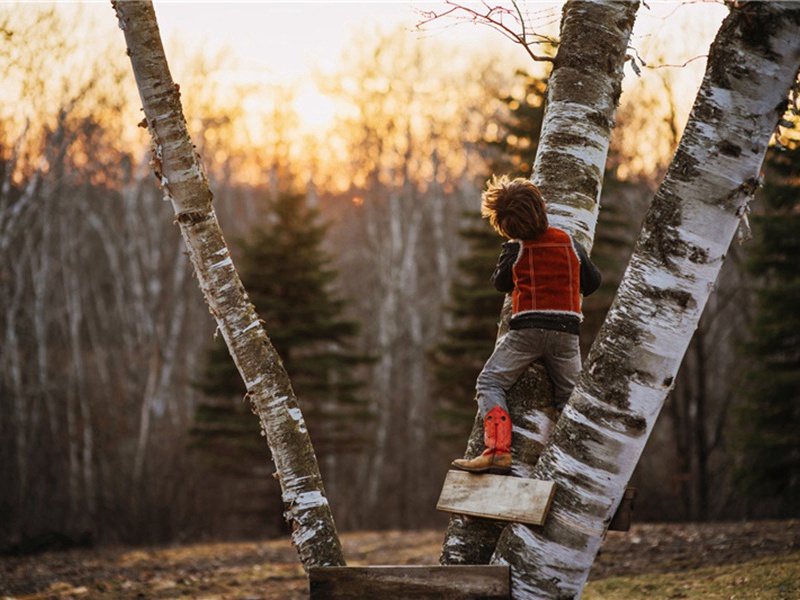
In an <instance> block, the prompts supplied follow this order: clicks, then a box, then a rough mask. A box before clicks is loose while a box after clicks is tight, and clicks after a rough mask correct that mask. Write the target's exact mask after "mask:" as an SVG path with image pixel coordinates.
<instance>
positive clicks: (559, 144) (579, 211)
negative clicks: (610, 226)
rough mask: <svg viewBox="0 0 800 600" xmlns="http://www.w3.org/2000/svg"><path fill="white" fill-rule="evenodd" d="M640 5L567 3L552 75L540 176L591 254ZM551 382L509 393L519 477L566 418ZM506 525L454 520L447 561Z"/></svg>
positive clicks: (466, 560) (475, 549) (474, 439)
mask: <svg viewBox="0 0 800 600" xmlns="http://www.w3.org/2000/svg"><path fill="white" fill-rule="evenodd" d="M638 8H639V2H638V0H636V1H629V2H628V1H626V2H618V1H590V2H586V1H574V0H573V1H570V2H567V3H566V4H565V5H564V10H563V15H562V21H561V42H560V43H559V46H558V53H557V55H556V58H555V62H554V65H553V71H552V73H551V75H550V81H549V85H548V91H547V111H546V113H545V116H544V123H543V125H542V132H541V136H540V139H539V146H538V152H537V154H536V162H535V163H534V171H533V177H532V179H533V181H534V182H535V183H536V185H537V186H539V188H540V189H541V190H542V192H543V194H544V198H545V200H546V201H547V203H548V217H549V219H550V222H551V224H552V225H554V226H556V227H560V228H562V229H564V230H566V231H568V232H570V233H571V234H572V235H574V236H575V238H576V239H577V240H578V241H579V242H580V243H581V244H583V246H584V247H585V248H586V249H587V251H590V250H591V247H592V243H593V240H594V229H595V224H596V221H597V213H598V210H599V202H600V191H601V189H602V183H603V172H604V169H605V163H606V157H607V155H608V146H609V141H610V139H611V132H612V130H613V127H614V113H615V111H616V108H617V104H618V102H619V97H620V93H621V91H622V76H623V65H624V63H625V57H626V51H627V47H628V38H629V37H630V33H631V29H632V28H633V23H634V20H635V18H636V11H637V10H638ZM509 318H510V302H509V299H508V298H506V304H505V306H504V309H503V313H502V314H501V324H500V329H499V332H498V339H499V338H500V337H501V336H502V335H503V334H504V333H505V332H506V331H507V330H508V320H509ZM487 358H488V357H487ZM551 385H552V384H551V383H550V381H549V378H548V377H547V376H546V371H545V370H544V368H542V367H536V368H531V369H529V370H528V372H527V373H525V374H524V375H523V376H522V377H520V379H519V381H518V382H517V384H516V385H515V386H514V388H512V390H511V391H510V392H509V398H508V400H509V402H508V404H509V412H510V416H511V420H512V423H513V424H514V426H513V428H514V433H513V439H512V454H513V456H514V464H515V466H514V475H517V476H521V477H530V476H531V473H532V470H533V467H534V465H535V464H536V461H537V460H538V457H539V454H541V452H542V450H543V448H544V447H545V445H546V444H547V442H548V440H549V438H550V436H551V433H552V431H553V430H554V428H555V421H556V418H557V416H558V415H557V412H556V410H555V408H554V406H553V402H552V387H551ZM482 449H483V427H482V424H481V419H480V413H479V414H478V416H477V417H476V423H475V427H474V428H473V430H472V434H471V435H470V439H469V442H468V446H467V452H466V454H465V456H466V457H467V458H473V457H474V456H476V455H477V454H480V452H481V451H482ZM504 527H505V525H504V524H501V525H500V526H498V525H497V524H495V523H487V522H486V520H484V519H475V518H468V517H463V516H454V517H452V518H451V520H450V524H449V525H448V528H447V531H446V533H445V540H444V544H443V547H442V555H441V557H440V562H441V563H442V564H484V563H485V562H486V561H487V560H489V558H490V557H491V554H492V552H493V551H494V547H495V544H496V542H497V539H498V536H499V534H500V533H501V532H502V530H503V529H504Z"/></svg>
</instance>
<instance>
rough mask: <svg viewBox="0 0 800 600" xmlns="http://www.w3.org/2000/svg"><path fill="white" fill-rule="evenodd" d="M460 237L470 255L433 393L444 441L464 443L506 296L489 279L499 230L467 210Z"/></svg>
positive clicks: (436, 361)
mask: <svg viewBox="0 0 800 600" xmlns="http://www.w3.org/2000/svg"><path fill="white" fill-rule="evenodd" d="M464 219H465V221H466V224H465V225H464V226H463V227H462V228H461V230H460V231H459V235H460V236H461V237H462V238H463V239H464V240H465V241H466V242H467V246H468V250H467V254H466V255H465V256H464V257H463V258H461V259H460V260H459V261H458V273H459V276H458V278H457V279H456V282H455V283H454V284H453V288H452V290H451V293H452V302H451V304H450V305H449V306H448V307H447V308H446V311H447V313H448V314H449V317H450V318H451V319H452V323H453V324H452V326H451V327H449V328H447V329H446V330H445V334H444V339H443V341H442V342H441V343H440V344H439V345H438V346H437V347H436V349H435V350H434V353H433V357H432V358H433V368H434V371H433V372H434V378H435V381H434V393H435V398H436V400H437V416H438V417H439V418H440V419H441V420H442V423H443V426H442V427H440V428H439V431H440V434H439V437H440V439H442V440H444V441H455V442H457V443H463V440H464V439H465V437H466V436H467V434H468V433H469V429H470V427H471V425H472V420H473V419H474V418H475V404H474V403H472V402H470V401H469V399H470V398H471V397H472V396H474V394H475V379H476V378H477V377H478V374H479V373H480V372H481V369H482V368H483V365H484V363H485V362H486V359H487V358H489V355H490V354H491V353H492V344H493V340H494V338H495V336H496V334H497V318H498V315H499V314H500V309H501V308H502V306H503V296H502V294H499V293H498V292H497V291H496V290H495V289H494V287H492V285H491V283H490V282H489V278H490V276H491V274H492V270H493V269H494V264H495V262H496V261H497V257H498V255H499V252H500V239H499V238H498V237H497V233H495V231H494V230H493V229H492V228H491V227H490V226H489V225H488V224H487V223H486V222H485V221H483V220H482V219H481V216H480V213H478V212H469V213H465V215H464Z"/></svg>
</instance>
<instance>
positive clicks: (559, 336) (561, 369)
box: [544, 331, 581, 410]
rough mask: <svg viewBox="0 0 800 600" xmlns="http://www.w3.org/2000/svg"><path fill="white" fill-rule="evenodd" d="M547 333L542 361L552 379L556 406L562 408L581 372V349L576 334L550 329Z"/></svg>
mask: <svg viewBox="0 0 800 600" xmlns="http://www.w3.org/2000/svg"><path fill="white" fill-rule="evenodd" d="M549 334H550V335H549V343H548V344H547V349H546V350H545V353H544V362H545V366H546V367H547V373H548V375H550V379H552V380H553V396H554V399H555V404H556V408H557V409H558V410H563V408H564V406H566V404H567V400H569V397H570V395H571V394H572V390H573V389H574V388H575V384H576V383H577V382H578V374H579V373H580V372H581V351H580V347H579V345H578V336H577V335H575V334H572V333H564V332H561V331H551V332H549Z"/></svg>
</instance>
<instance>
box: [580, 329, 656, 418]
mask: <svg viewBox="0 0 800 600" xmlns="http://www.w3.org/2000/svg"><path fill="white" fill-rule="evenodd" d="M643 337H644V336H643V334H642V331H641V330H640V329H639V328H638V327H637V326H636V325H634V324H633V323H632V322H631V321H629V320H627V319H625V318H623V317H622V316H620V315H618V314H613V313H612V314H611V315H610V316H609V318H608V319H607V320H606V322H605V324H604V325H603V327H602V328H601V329H600V332H599V333H598V334H597V339H599V340H601V341H600V342H599V343H597V344H595V345H594V346H593V348H592V351H591V352H590V353H589V357H588V358H587V360H586V366H585V367H584V369H585V371H586V372H587V373H591V374H592V377H591V378H588V377H587V378H583V379H582V384H583V385H586V386H587V389H588V391H589V392H590V393H591V394H592V396H594V397H595V398H598V399H600V400H601V401H602V402H605V403H606V404H608V405H610V406H613V407H617V408H619V409H620V410H623V411H625V410H628V409H629V408H630V400H629V396H630V382H631V381H632V380H633V378H634V377H635V376H636V369H635V368H634V367H633V366H632V365H631V362H632V361H631V357H632V356H634V355H635V353H636V352H637V350H638V348H639V346H640V344H641V342H642V339H643Z"/></svg>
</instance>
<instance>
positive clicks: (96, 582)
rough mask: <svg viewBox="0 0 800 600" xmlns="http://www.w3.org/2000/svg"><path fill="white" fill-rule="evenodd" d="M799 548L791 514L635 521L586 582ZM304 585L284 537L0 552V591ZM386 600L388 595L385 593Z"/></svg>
mask: <svg viewBox="0 0 800 600" xmlns="http://www.w3.org/2000/svg"><path fill="white" fill-rule="evenodd" d="M442 537H443V534H442V532H440V531H415V532H400V531H380V532H361V533H349V534H344V535H342V543H343V544H344V549H345V555H346V556H347V559H348V564H351V565H380V564H395V565H406V564H408V565H411V564H419V565H434V564H437V562H438V555H439V550H440V548H441V543H442ZM798 550H800V521H798V520H792V521H757V522H737V523H711V524H640V525H634V526H633V528H632V529H631V531H630V532H627V533H617V532H611V533H610V534H609V536H608V538H607V539H606V541H605V543H604V545H603V547H602V550H601V552H600V556H599V557H598V560H597V562H596V563H595V566H594V569H593V570H592V574H591V577H590V580H598V579H604V578H608V577H615V576H622V575H642V574H646V573H665V572H676V571H684V570H688V569H695V568H698V567H704V566H715V565H729V564H738V563H743V562H747V561H751V560H755V559H758V558H763V557H769V556H778V555H785V554H790V553H792V552H797V551H798ZM307 590H308V584H307V582H306V578H305V575H304V573H303V570H302V568H301V567H300V565H299V563H298V560H297V554H296V553H295V551H294V549H293V548H292V546H291V544H290V542H289V540H288V539H282V540H273V541H265V542H243V543H215V544H195V545H187V546H175V547H163V548H97V549H80V550H71V551H68V552H48V553H44V554H39V555H35V556H26V557H0V598H3V599H4V600H6V599H9V598H17V599H50V598H59V599H61V598H81V599H84V598H86V599H91V598H180V597H185V598H209V599H210V598H220V599H228V598H230V599H252V600H256V599H259V600H261V599H275V600H292V599H301V598H307V597H308V592H307ZM387 600H389V599H387Z"/></svg>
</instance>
